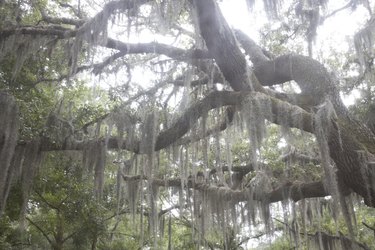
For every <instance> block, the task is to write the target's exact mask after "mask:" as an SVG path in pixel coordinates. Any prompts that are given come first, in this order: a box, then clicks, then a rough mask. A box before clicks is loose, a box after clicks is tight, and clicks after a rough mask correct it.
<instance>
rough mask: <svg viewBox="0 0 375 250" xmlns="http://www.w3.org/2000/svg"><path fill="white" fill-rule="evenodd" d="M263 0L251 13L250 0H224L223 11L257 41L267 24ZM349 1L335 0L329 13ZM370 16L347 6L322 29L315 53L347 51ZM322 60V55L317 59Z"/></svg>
mask: <svg viewBox="0 0 375 250" xmlns="http://www.w3.org/2000/svg"><path fill="white" fill-rule="evenodd" d="M261 2H262V1H256V5H255V7H254V10H253V11H252V12H251V13H249V11H248V8H247V5H246V0H223V2H222V3H221V4H220V6H221V10H222V12H223V14H224V16H225V18H226V20H227V21H228V23H229V24H230V25H231V26H233V27H235V28H237V29H241V30H242V31H244V32H245V33H247V34H248V35H249V36H250V37H251V38H252V39H254V40H255V41H258V40H259V33H258V31H259V30H260V28H261V27H262V26H263V25H264V24H266V23H267V22H268V21H267V16H266V14H265V13H264V11H263V10H262V6H261ZM346 4H347V1H344V0H335V1H333V0H331V1H329V3H328V6H327V10H328V11H327V13H331V12H332V11H333V10H337V9H339V8H341V7H343V6H345V5H346ZM367 19H368V14H367V11H366V10H365V9H364V7H361V6H359V7H358V8H357V9H356V10H355V11H354V12H353V11H351V10H350V9H346V10H343V11H340V12H338V13H336V14H335V15H334V16H332V17H330V18H328V19H326V20H325V22H324V24H323V25H322V26H320V27H319V28H318V31H317V32H318V36H317V38H316V42H315V45H314V51H315V53H314V56H315V58H316V54H319V56H320V58H322V59H324V58H329V57H332V51H336V52H339V53H345V52H347V51H349V49H350V48H353V40H352V39H353V35H354V34H355V33H356V32H357V31H358V30H359V29H361V28H362V27H363V26H364V23H365V22H366V20H367ZM316 59H318V60H319V58H316ZM323 63H324V62H323ZM342 98H343V101H344V104H345V105H347V106H349V105H352V104H354V103H355V100H356V99H358V98H360V92H359V91H358V90H353V91H352V93H350V94H349V95H343V94H342Z"/></svg>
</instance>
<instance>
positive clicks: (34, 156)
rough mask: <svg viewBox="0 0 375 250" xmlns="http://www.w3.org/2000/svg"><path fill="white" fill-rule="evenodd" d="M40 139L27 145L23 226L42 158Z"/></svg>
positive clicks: (24, 165)
mask: <svg viewBox="0 0 375 250" xmlns="http://www.w3.org/2000/svg"><path fill="white" fill-rule="evenodd" d="M40 145H41V144H40V140H34V141H31V142H30V143H28V144H27V145H26V148H25V152H24V156H23V164H22V175H21V189H22V206H21V228H22V224H23V221H24V217H25V215H26V208H27V204H28V201H29V195H30V191H31V189H32V185H33V179H34V177H35V175H36V173H37V170H38V167H39V165H40V162H41V160H42V152H41V151H40Z"/></svg>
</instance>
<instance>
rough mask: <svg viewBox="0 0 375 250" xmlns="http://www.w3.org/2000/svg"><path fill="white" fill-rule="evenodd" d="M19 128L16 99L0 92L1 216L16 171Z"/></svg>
mask: <svg viewBox="0 0 375 250" xmlns="http://www.w3.org/2000/svg"><path fill="white" fill-rule="evenodd" d="M18 126H19V121H18V107H17V104H16V102H15V100H14V98H13V97H12V96H11V95H9V94H7V93H5V92H0V216H1V214H2V211H3V209H4V208H5V203H6V197H7V193H8V190H9V185H10V184H11V178H12V175H13V171H14V168H13V167H12V166H11V160H12V157H13V155H14V151H15V148H16V144H17V136H18Z"/></svg>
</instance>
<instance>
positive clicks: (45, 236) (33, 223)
mask: <svg viewBox="0 0 375 250" xmlns="http://www.w3.org/2000/svg"><path fill="white" fill-rule="evenodd" d="M26 220H27V221H28V222H30V223H31V225H33V226H34V227H35V228H36V229H38V230H39V232H41V233H42V235H43V236H44V238H46V240H47V241H48V242H49V244H50V245H51V246H52V245H53V241H52V240H51V239H50V237H49V236H48V234H47V233H46V232H45V231H44V230H43V229H42V228H41V227H40V226H39V225H38V224H36V223H35V222H33V221H32V220H31V219H30V218H28V217H26Z"/></svg>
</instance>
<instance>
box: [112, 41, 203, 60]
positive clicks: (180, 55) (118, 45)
mask: <svg viewBox="0 0 375 250" xmlns="http://www.w3.org/2000/svg"><path fill="white" fill-rule="evenodd" d="M105 46H106V47H107V48H110V49H116V50H119V51H120V53H119V54H118V55H116V57H117V58H119V57H121V56H124V55H127V54H143V53H154V54H160V55H166V56H168V57H170V58H173V59H178V60H186V59H192V58H195V59H202V58H209V54H208V52H207V51H204V50H199V49H195V50H184V49H180V48H176V47H173V46H170V45H166V44H160V43H138V44H132V43H123V42H121V41H117V40H114V39H111V38H108V42H107V44H106V45H105Z"/></svg>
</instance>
